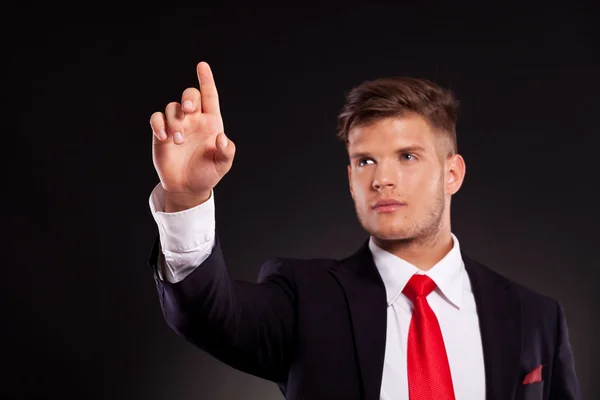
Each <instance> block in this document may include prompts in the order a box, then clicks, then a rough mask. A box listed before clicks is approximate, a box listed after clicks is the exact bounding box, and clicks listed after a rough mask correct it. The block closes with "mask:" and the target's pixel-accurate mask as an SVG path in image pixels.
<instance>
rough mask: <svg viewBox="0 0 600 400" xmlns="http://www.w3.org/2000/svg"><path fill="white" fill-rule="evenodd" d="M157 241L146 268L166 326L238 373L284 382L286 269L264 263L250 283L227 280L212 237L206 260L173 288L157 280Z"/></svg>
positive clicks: (288, 318)
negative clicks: (155, 290)
mask: <svg viewBox="0 0 600 400" xmlns="http://www.w3.org/2000/svg"><path fill="white" fill-rule="evenodd" d="M159 240H160V239H159V238H158V237H157V238H156V240H155V243H154V247H153V250H152V253H151V255H150V259H149V261H148V262H149V264H150V266H151V267H152V268H153V270H154V280H155V282H156V287H157V290H158V295H159V300H160V304H161V307H162V311H163V315H164V317H165V320H166V322H167V324H168V325H169V326H170V327H171V328H172V329H173V330H174V331H175V332H176V333H178V334H179V335H181V336H182V337H184V338H185V339H186V340H187V341H189V342H190V343H192V344H193V345H195V346H197V347H199V348H200V349H202V350H204V351H206V352H207V353H209V354H210V355H212V356H213V357H215V358H217V359H218V360H220V361H222V362H224V363H226V364H227V365H229V366H231V367H233V368H235V369H238V370H240V371H243V372H246V373H249V374H251V375H254V376H258V377H260V378H263V379H267V380H270V381H273V382H285V380H286V378H287V372H288V369H289V365H290V359H291V353H292V351H293V349H292V347H293V343H294V338H293V335H294V330H295V327H294V325H295V319H296V318H295V296H296V294H295V293H296V292H295V285H294V280H293V276H292V268H291V266H287V265H285V264H284V263H283V262H282V260H279V259H273V260H269V261H267V262H265V263H264V264H263V266H262V268H261V271H260V274H259V277H258V280H257V282H256V283H252V282H246V281H239V280H233V279H231V278H230V277H229V275H228V273H227V269H226V266H225V262H224V258H223V253H222V251H221V248H220V244H219V243H220V242H219V239H218V236H216V237H215V245H214V248H213V251H212V252H211V254H210V256H209V257H208V258H207V259H206V260H205V261H204V262H203V263H202V264H200V265H199V266H198V267H197V268H195V269H194V271H193V272H192V273H191V274H189V275H188V276H187V277H185V279H183V280H182V281H180V282H177V283H171V282H167V281H163V280H161V279H159V278H158V274H157V261H158V256H159V251H160V250H159Z"/></svg>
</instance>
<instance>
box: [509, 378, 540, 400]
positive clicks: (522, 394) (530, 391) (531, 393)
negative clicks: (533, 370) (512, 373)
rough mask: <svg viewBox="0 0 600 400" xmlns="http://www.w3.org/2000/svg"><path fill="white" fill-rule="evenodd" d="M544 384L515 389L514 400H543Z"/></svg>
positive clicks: (531, 384)
mask: <svg viewBox="0 0 600 400" xmlns="http://www.w3.org/2000/svg"><path fill="white" fill-rule="evenodd" d="M543 396H544V382H535V383H529V384H527V385H521V386H520V387H519V389H517V396H516V397H515V400H543V398H544V397H543Z"/></svg>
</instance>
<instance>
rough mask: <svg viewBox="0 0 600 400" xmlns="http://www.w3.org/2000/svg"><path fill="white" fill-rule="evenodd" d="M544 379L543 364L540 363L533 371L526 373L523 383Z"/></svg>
mask: <svg viewBox="0 0 600 400" xmlns="http://www.w3.org/2000/svg"><path fill="white" fill-rule="evenodd" d="M541 381H542V365H541V364H540V365H538V366H537V367H536V368H535V369H534V370H533V371H531V372H530V373H528V374H527V375H525V379H523V385H527V384H529V383H535V382H541Z"/></svg>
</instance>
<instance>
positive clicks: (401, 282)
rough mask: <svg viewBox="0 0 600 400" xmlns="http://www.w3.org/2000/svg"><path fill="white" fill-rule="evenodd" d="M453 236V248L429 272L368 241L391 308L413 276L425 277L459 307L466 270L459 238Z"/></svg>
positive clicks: (370, 240)
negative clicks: (421, 275) (420, 275)
mask: <svg viewBox="0 0 600 400" xmlns="http://www.w3.org/2000/svg"><path fill="white" fill-rule="evenodd" d="M451 235H452V241H453V242H452V249H451V250H450V251H449V252H448V253H447V254H446V255H445V256H444V258H442V259H441V260H440V261H438V262H437V263H436V264H435V265H434V266H433V267H432V268H431V269H430V270H428V271H421V270H420V269H419V268H417V267H415V266H414V265H412V264H411V263H409V262H408V261H406V260H403V259H402V258H400V257H397V256H395V255H394V254H392V253H390V252H388V251H386V250H384V249H382V248H381V247H379V246H377V245H376V244H375V242H374V241H373V237H371V238H370V239H369V249H370V250H371V254H372V255H373V261H374V262H375V266H376V267H377V269H378V270H379V275H381V279H382V280H383V284H384V285H385V290H386V296H387V303H388V306H391V305H392V304H393V303H394V301H396V299H397V298H398V296H400V294H401V293H402V290H403V289H404V286H406V284H407V283H408V281H409V279H410V278H411V277H412V276H413V275H414V274H424V275H427V276H429V277H430V278H431V279H432V280H433V281H434V282H435V284H436V285H437V289H436V290H439V291H440V292H441V294H442V296H443V297H445V298H446V299H447V300H448V301H449V302H450V303H452V304H453V305H454V306H455V307H457V308H460V304H461V300H462V289H463V279H464V274H465V273H466V271H465V265H464V262H463V259H462V257H461V253H460V244H459V242H458V239H457V237H456V236H455V235H454V234H451Z"/></svg>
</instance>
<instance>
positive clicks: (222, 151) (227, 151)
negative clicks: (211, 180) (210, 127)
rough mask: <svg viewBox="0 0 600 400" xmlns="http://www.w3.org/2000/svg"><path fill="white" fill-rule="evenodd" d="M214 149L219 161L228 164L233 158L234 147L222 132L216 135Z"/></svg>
mask: <svg viewBox="0 0 600 400" xmlns="http://www.w3.org/2000/svg"><path fill="white" fill-rule="evenodd" d="M216 147H217V151H218V159H219V161H221V162H228V161H230V160H231V159H232V158H233V154H234V153H235V145H234V144H233V142H232V141H231V140H229V138H228V137H227V136H225V133H224V132H221V133H219V134H218V135H217V145H216Z"/></svg>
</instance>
